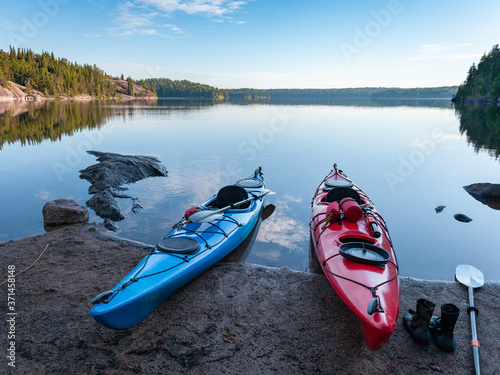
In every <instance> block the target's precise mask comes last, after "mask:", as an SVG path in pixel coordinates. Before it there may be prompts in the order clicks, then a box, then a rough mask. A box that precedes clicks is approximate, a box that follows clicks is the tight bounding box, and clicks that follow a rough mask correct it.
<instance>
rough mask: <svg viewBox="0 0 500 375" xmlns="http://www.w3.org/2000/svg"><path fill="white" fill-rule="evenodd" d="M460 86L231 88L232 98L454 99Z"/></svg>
mask: <svg viewBox="0 0 500 375" xmlns="http://www.w3.org/2000/svg"><path fill="white" fill-rule="evenodd" d="M457 88H458V86H442V87H415V88H397V87H394V88H387V87H356V88H345V89H268V90H257V89H250V88H244V89H232V90H228V96H229V99H245V100H254V99H270V100H281V99H316V100H318V99H320V100H323V99H325V100H350V99H367V100H368V99H451V98H452V97H453V95H455V93H456V91H457Z"/></svg>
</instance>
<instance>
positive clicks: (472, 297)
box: [467, 286, 481, 375]
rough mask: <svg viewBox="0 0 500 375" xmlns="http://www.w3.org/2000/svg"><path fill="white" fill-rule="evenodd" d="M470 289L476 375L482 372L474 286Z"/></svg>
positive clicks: (469, 287)
mask: <svg viewBox="0 0 500 375" xmlns="http://www.w3.org/2000/svg"><path fill="white" fill-rule="evenodd" d="M467 288H468V289H469V306H470V309H469V311H470V313H469V314H470V325H471V330H472V341H471V346H472V354H473V355H474V370H475V372H476V375H480V374H481V369H480V366H479V341H478V339H477V330H476V309H475V307H474V288H473V287H472V286H468V287H467Z"/></svg>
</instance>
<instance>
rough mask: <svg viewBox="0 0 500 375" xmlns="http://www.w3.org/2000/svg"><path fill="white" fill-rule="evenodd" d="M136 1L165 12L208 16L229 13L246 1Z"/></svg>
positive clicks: (238, 8) (239, 7)
mask: <svg viewBox="0 0 500 375" xmlns="http://www.w3.org/2000/svg"><path fill="white" fill-rule="evenodd" d="M137 2H138V3H142V4H144V5H146V6H148V7H152V8H154V9H157V10H160V11H162V12H164V13H167V14H171V13H174V12H182V13H186V14H189V15H194V14H200V15H204V16H209V17H213V16H224V15H227V14H231V13H233V12H235V11H237V10H240V9H241V8H242V7H243V5H245V4H246V3H247V1H235V0H137Z"/></svg>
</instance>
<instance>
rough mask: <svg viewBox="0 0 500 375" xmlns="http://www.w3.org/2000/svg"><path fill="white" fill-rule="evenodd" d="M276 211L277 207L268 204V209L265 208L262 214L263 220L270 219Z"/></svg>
mask: <svg viewBox="0 0 500 375" xmlns="http://www.w3.org/2000/svg"><path fill="white" fill-rule="evenodd" d="M275 209H276V206H275V205H274V204H268V205H267V206H266V207H264V208H263V209H262V213H261V217H262V220H266V219H267V218H269V217H270V216H271V215H272V214H273V213H274V210H275Z"/></svg>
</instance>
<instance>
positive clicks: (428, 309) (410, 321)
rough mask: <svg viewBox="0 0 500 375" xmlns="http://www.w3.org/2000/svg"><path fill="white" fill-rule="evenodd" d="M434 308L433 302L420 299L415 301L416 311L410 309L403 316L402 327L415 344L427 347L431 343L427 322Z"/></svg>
mask: <svg viewBox="0 0 500 375" xmlns="http://www.w3.org/2000/svg"><path fill="white" fill-rule="evenodd" d="M435 306H436V305H435V304H434V303H433V302H431V301H429V300H426V299H423V298H421V299H419V300H417V311H413V310H411V309H410V312H408V313H406V314H405V315H404V316H403V325H404V327H405V328H406V329H407V330H408V332H410V336H411V338H412V339H413V341H415V342H416V343H417V344H421V345H429V343H430V342H431V338H430V335H429V322H430V320H431V318H432V313H433V312H434V307H435Z"/></svg>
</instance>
